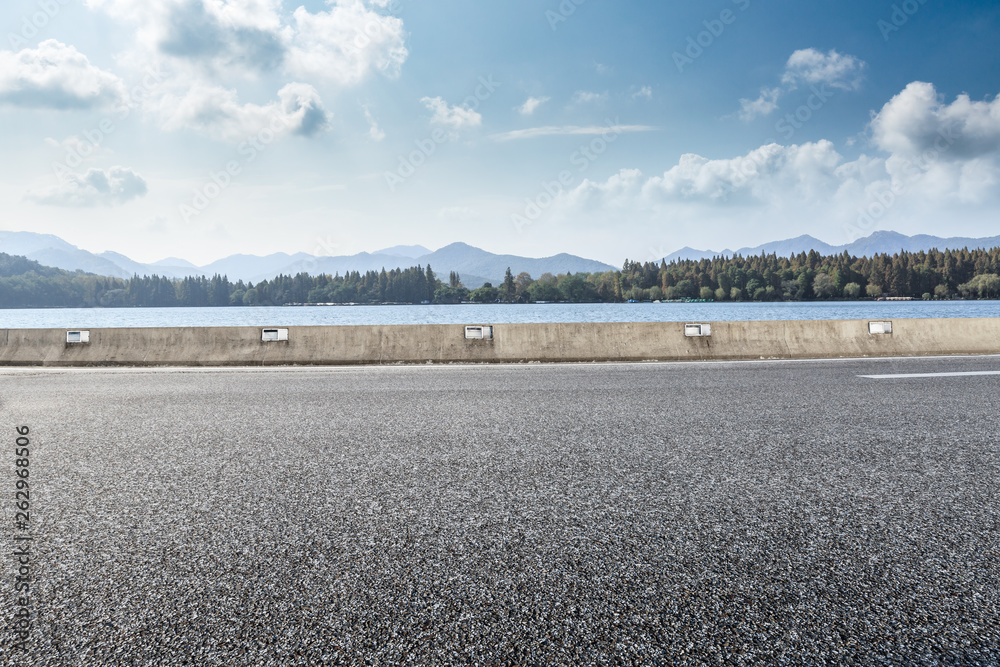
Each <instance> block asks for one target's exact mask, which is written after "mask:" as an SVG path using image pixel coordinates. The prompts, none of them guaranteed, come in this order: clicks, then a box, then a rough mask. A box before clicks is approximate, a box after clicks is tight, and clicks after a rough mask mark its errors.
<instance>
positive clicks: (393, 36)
mask: <svg viewBox="0 0 1000 667" xmlns="http://www.w3.org/2000/svg"><path fill="white" fill-rule="evenodd" d="M331 5H332V6H331V8H330V11H328V12H320V13H318V14H311V13H309V12H308V11H306V9H305V8H303V7H299V8H298V9H296V10H295V13H294V15H293V18H294V28H293V29H292V30H290V31H289V32H287V33H286V34H287V35H288V37H289V45H288V54H287V57H288V62H287V65H286V69H287V70H288V71H289V72H290V73H291V74H293V75H294V76H299V77H310V76H311V77H316V78H320V79H325V80H329V81H333V82H335V83H340V84H355V83H358V82H360V81H361V80H363V79H364V78H365V76H366V75H367V74H368V73H370V72H373V71H378V72H381V73H383V74H385V75H387V76H390V77H392V76H397V75H398V74H399V70H400V68H401V67H402V65H403V63H404V62H406V58H407V56H408V55H409V52H408V51H407V49H406V45H405V37H406V34H405V31H404V30H403V21H402V20H400V19H398V18H396V17H393V16H384V15H381V14H378V13H376V12H373V11H371V10H370V9H368V8H367V7H366V6H365V4H364V3H363V2H361V1H360V0H340V1H335V2H332V3H331Z"/></svg>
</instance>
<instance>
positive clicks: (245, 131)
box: [150, 83, 331, 143]
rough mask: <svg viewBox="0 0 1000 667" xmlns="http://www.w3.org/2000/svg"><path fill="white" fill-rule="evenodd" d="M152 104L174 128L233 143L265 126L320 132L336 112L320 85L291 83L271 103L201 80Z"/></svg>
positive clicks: (283, 131)
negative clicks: (331, 111)
mask: <svg viewBox="0 0 1000 667" xmlns="http://www.w3.org/2000/svg"><path fill="white" fill-rule="evenodd" d="M150 107H151V110H152V111H153V112H154V113H156V114H158V115H159V116H160V117H161V118H162V122H163V126H164V128H166V129H168V130H177V129H192V130H195V131H197V132H200V133H202V134H205V135H207V136H210V137H212V138H215V139H220V140H223V141H229V142H232V143H238V142H242V141H245V140H247V139H248V138H249V137H251V136H257V135H258V134H259V133H260V132H261V131H265V130H268V131H270V132H273V133H274V134H275V135H276V136H281V135H285V134H297V135H301V136H306V137H309V136H314V135H316V134H319V133H320V132H322V131H324V130H325V129H327V127H328V126H329V121H330V116H331V115H330V114H329V112H327V111H326V109H325V108H324V106H323V102H322V100H321V99H320V96H319V93H318V92H317V91H316V89H315V88H313V87H312V86H310V85H308V84H304V83H290V84H288V85H286V86H285V87H283V88H282V89H281V90H279V91H278V99H277V100H276V101H273V102H270V103H268V104H265V105H258V104H252V103H247V104H241V103H240V101H239V97H238V95H237V93H236V91H235V90H231V89H227V88H222V87H221V86H213V85H208V84H204V83H196V84H195V85H193V86H192V87H191V88H189V89H187V90H185V91H183V92H181V93H177V94H171V93H166V94H163V95H161V96H160V97H159V98H157V99H156V100H155V101H153V102H151V104H150Z"/></svg>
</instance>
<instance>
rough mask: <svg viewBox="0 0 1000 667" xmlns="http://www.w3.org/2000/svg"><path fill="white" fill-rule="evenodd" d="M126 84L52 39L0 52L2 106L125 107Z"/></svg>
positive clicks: (83, 56) (41, 107)
mask: <svg viewBox="0 0 1000 667" xmlns="http://www.w3.org/2000/svg"><path fill="white" fill-rule="evenodd" d="M126 99H127V98H126V93H125V84H124V83H123V82H122V80H121V79H119V78H118V77H117V76H115V75H114V74H111V73H109V72H105V71H103V70H101V69H99V68H97V67H94V66H93V65H91V64H90V61H89V60H88V59H87V57H86V56H85V55H83V54H82V53H80V52H79V51H77V50H76V49H75V48H74V47H72V46H69V45H66V44H63V43H61V42H59V41H57V40H54V39H49V40H46V41H44V42H42V43H41V44H39V45H38V48H36V49H24V50H22V51H20V52H18V53H14V52H11V51H0V103H3V104H8V105H11V106H17V107H27V108H35V109H91V108H100V107H112V106H118V105H122V104H125V102H126Z"/></svg>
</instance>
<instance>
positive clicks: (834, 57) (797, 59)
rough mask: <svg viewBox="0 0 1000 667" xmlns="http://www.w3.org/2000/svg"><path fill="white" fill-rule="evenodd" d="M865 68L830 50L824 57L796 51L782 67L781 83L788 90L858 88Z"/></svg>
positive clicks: (805, 51)
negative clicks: (803, 85)
mask: <svg viewBox="0 0 1000 667" xmlns="http://www.w3.org/2000/svg"><path fill="white" fill-rule="evenodd" d="M865 67H866V64H865V62H864V61H863V60H859V59H858V58H855V57H854V56H851V55H846V54H840V53H837V51H836V50H834V49H831V50H830V51H828V52H826V53H822V52H820V51H817V50H816V49H799V50H798V51H796V52H795V53H793V54H792V55H791V56H790V57H789V58H788V62H787V63H785V73H784V75H783V76H782V77H781V82H782V83H783V84H785V85H786V86H789V87H795V86H798V85H800V84H806V85H812V84H826V85H828V86H830V87H832V88H839V89H841V90H857V89H858V88H860V87H861V80H862V78H863V77H864V70H865Z"/></svg>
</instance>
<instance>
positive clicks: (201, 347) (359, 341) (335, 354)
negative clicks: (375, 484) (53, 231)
mask: <svg viewBox="0 0 1000 667" xmlns="http://www.w3.org/2000/svg"><path fill="white" fill-rule="evenodd" d="M469 324H485V323H481V322H470V323H469ZM288 329H289V340H288V341H280V342H262V341H261V328H259V327H204V328H156V329H91V330H90V342H89V343H86V344H70V343H67V342H66V330H65V329H6V330H0V365H6V366H268V365H293V364H300V365H340V364H391V363H426V362H437V363H449V362H472V363H476V362H526V361H653V360H657V361H699V360H738V359H815V358H836V357H889V356H921V355H948V354H1000V318H989V319H986V318H983V319H939V320H928V319H920V320H892V333H891V334H874V335H873V334H870V333H869V332H868V331H869V330H868V320H829V321H779V322H714V323H712V335H711V336H709V337H686V336H685V335H684V323H683V322H681V323H677V322H658V323H594V324H498V325H495V326H494V329H493V331H494V338H493V340H467V339H466V338H465V328H464V326H463V325H450V324H449V325H400V326H345V327H333V326H308V327H288Z"/></svg>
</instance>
